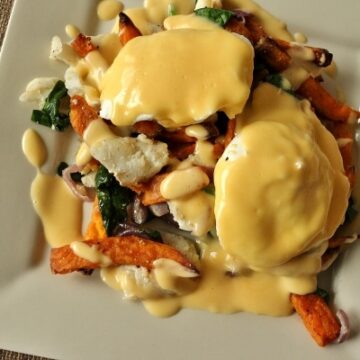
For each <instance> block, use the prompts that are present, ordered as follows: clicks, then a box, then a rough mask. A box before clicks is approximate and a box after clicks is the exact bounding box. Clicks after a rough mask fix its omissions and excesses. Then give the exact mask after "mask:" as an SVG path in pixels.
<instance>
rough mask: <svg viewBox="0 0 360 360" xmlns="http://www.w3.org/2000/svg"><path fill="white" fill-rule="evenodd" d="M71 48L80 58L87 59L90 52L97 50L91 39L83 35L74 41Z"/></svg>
mask: <svg viewBox="0 0 360 360" xmlns="http://www.w3.org/2000/svg"><path fill="white" fill-rule="evenodd" d="M71 47H72V48H73V49H74V50H75V51H76V53H77V54H78V55H79V56H80V57H85V56H86V55H87V54H88V53H89V52H91V51H94V50H96V49H97V47H96V46H95V45H94V44H93V43H92V42H91V38H90V37H89V36H85V35H84V34H81V33H80V34H79V35H78V36H77V37H76V38H75V39H74V40H73V41H72V43H71Z"/></svg>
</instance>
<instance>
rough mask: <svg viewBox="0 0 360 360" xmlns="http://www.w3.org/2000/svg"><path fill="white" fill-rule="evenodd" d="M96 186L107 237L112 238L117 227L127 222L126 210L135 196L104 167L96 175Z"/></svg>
mask: <svg viewBox="0 0 360 360" xmlns="http://www.w3.org/2000/svg"><path fill="white" fill-rule="evenodd" d="M95 186H96V195H97V197H98V201H99V209H100V213H101V216H102V219H103V223H104V227H105V229H106V233H107V235H108V236H111V235H112V234H113V231H114V229H115V227H116V225H117V224H118V223H120V222H123V221H125V220H126V218H127V211H126V208H127V206H128V205H129V203H130V201H131V200H132V197H133V195H132V192H131V191H130V190H129V189H127V188H124V187H122V186H121V185H120V184H119V183H118V182H117V180H116V179H115V177H114V176H113V175H112V174H110V173H109V172H108V170H107V169H106V168H105V167H104V166H102V165H101V166H100V167H99V170H98V171H97V173H96V177H95Z"/></svg>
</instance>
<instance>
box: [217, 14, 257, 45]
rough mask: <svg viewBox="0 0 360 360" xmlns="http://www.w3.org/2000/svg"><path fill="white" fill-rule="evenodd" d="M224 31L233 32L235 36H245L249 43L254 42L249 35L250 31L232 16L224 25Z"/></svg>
mask: <svg viewBox="0 0 360 360" xmlns="http://www.w3.org/2000/svg"><path fill="white" fill-rule="evenodd" d="M224 29H225V30H227V31H230V32H234V33H236V34H239V35H242V36H245V37H246V38H247V39H248V40H250V42H252V43H253V42H254V40H253V37H252V35H251V32H250V30H249V29H248V28H247V27H246V25H245V24H244V23H243V22H242V21H241V19H238V18H237V17H235V16H233V17H232V18H231V19H230V20H229V21H228V22H227V23H226V25H225V27H224Z"/></svg>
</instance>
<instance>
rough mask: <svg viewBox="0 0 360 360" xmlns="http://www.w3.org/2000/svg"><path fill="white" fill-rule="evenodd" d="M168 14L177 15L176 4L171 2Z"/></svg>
mask: <svg viewBox="0 0 360 360" xmlns="http://www.w3.org/2000/svg"><path fill="white" fill-rule="evenodd" d="M168 15H169V16H174V15H176V8H175V5H174V4H169V6H168Z"/></svg>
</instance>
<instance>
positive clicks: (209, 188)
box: [203, 185, 215, 196]
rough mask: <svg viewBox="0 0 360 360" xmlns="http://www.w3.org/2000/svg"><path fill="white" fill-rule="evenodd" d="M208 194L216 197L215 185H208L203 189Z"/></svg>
mask: <svg viewBox="0 0 360 360" xmlns="http://www.w3.org/2000/svg"><path fill="white" fill-rule="evenodd" d="M203 190H204V191H205V192H206V193H207V194H209V195H214V196H215V186H214V185H208V186H206V187H205V188H204V189H203Z"/></svg>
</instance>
